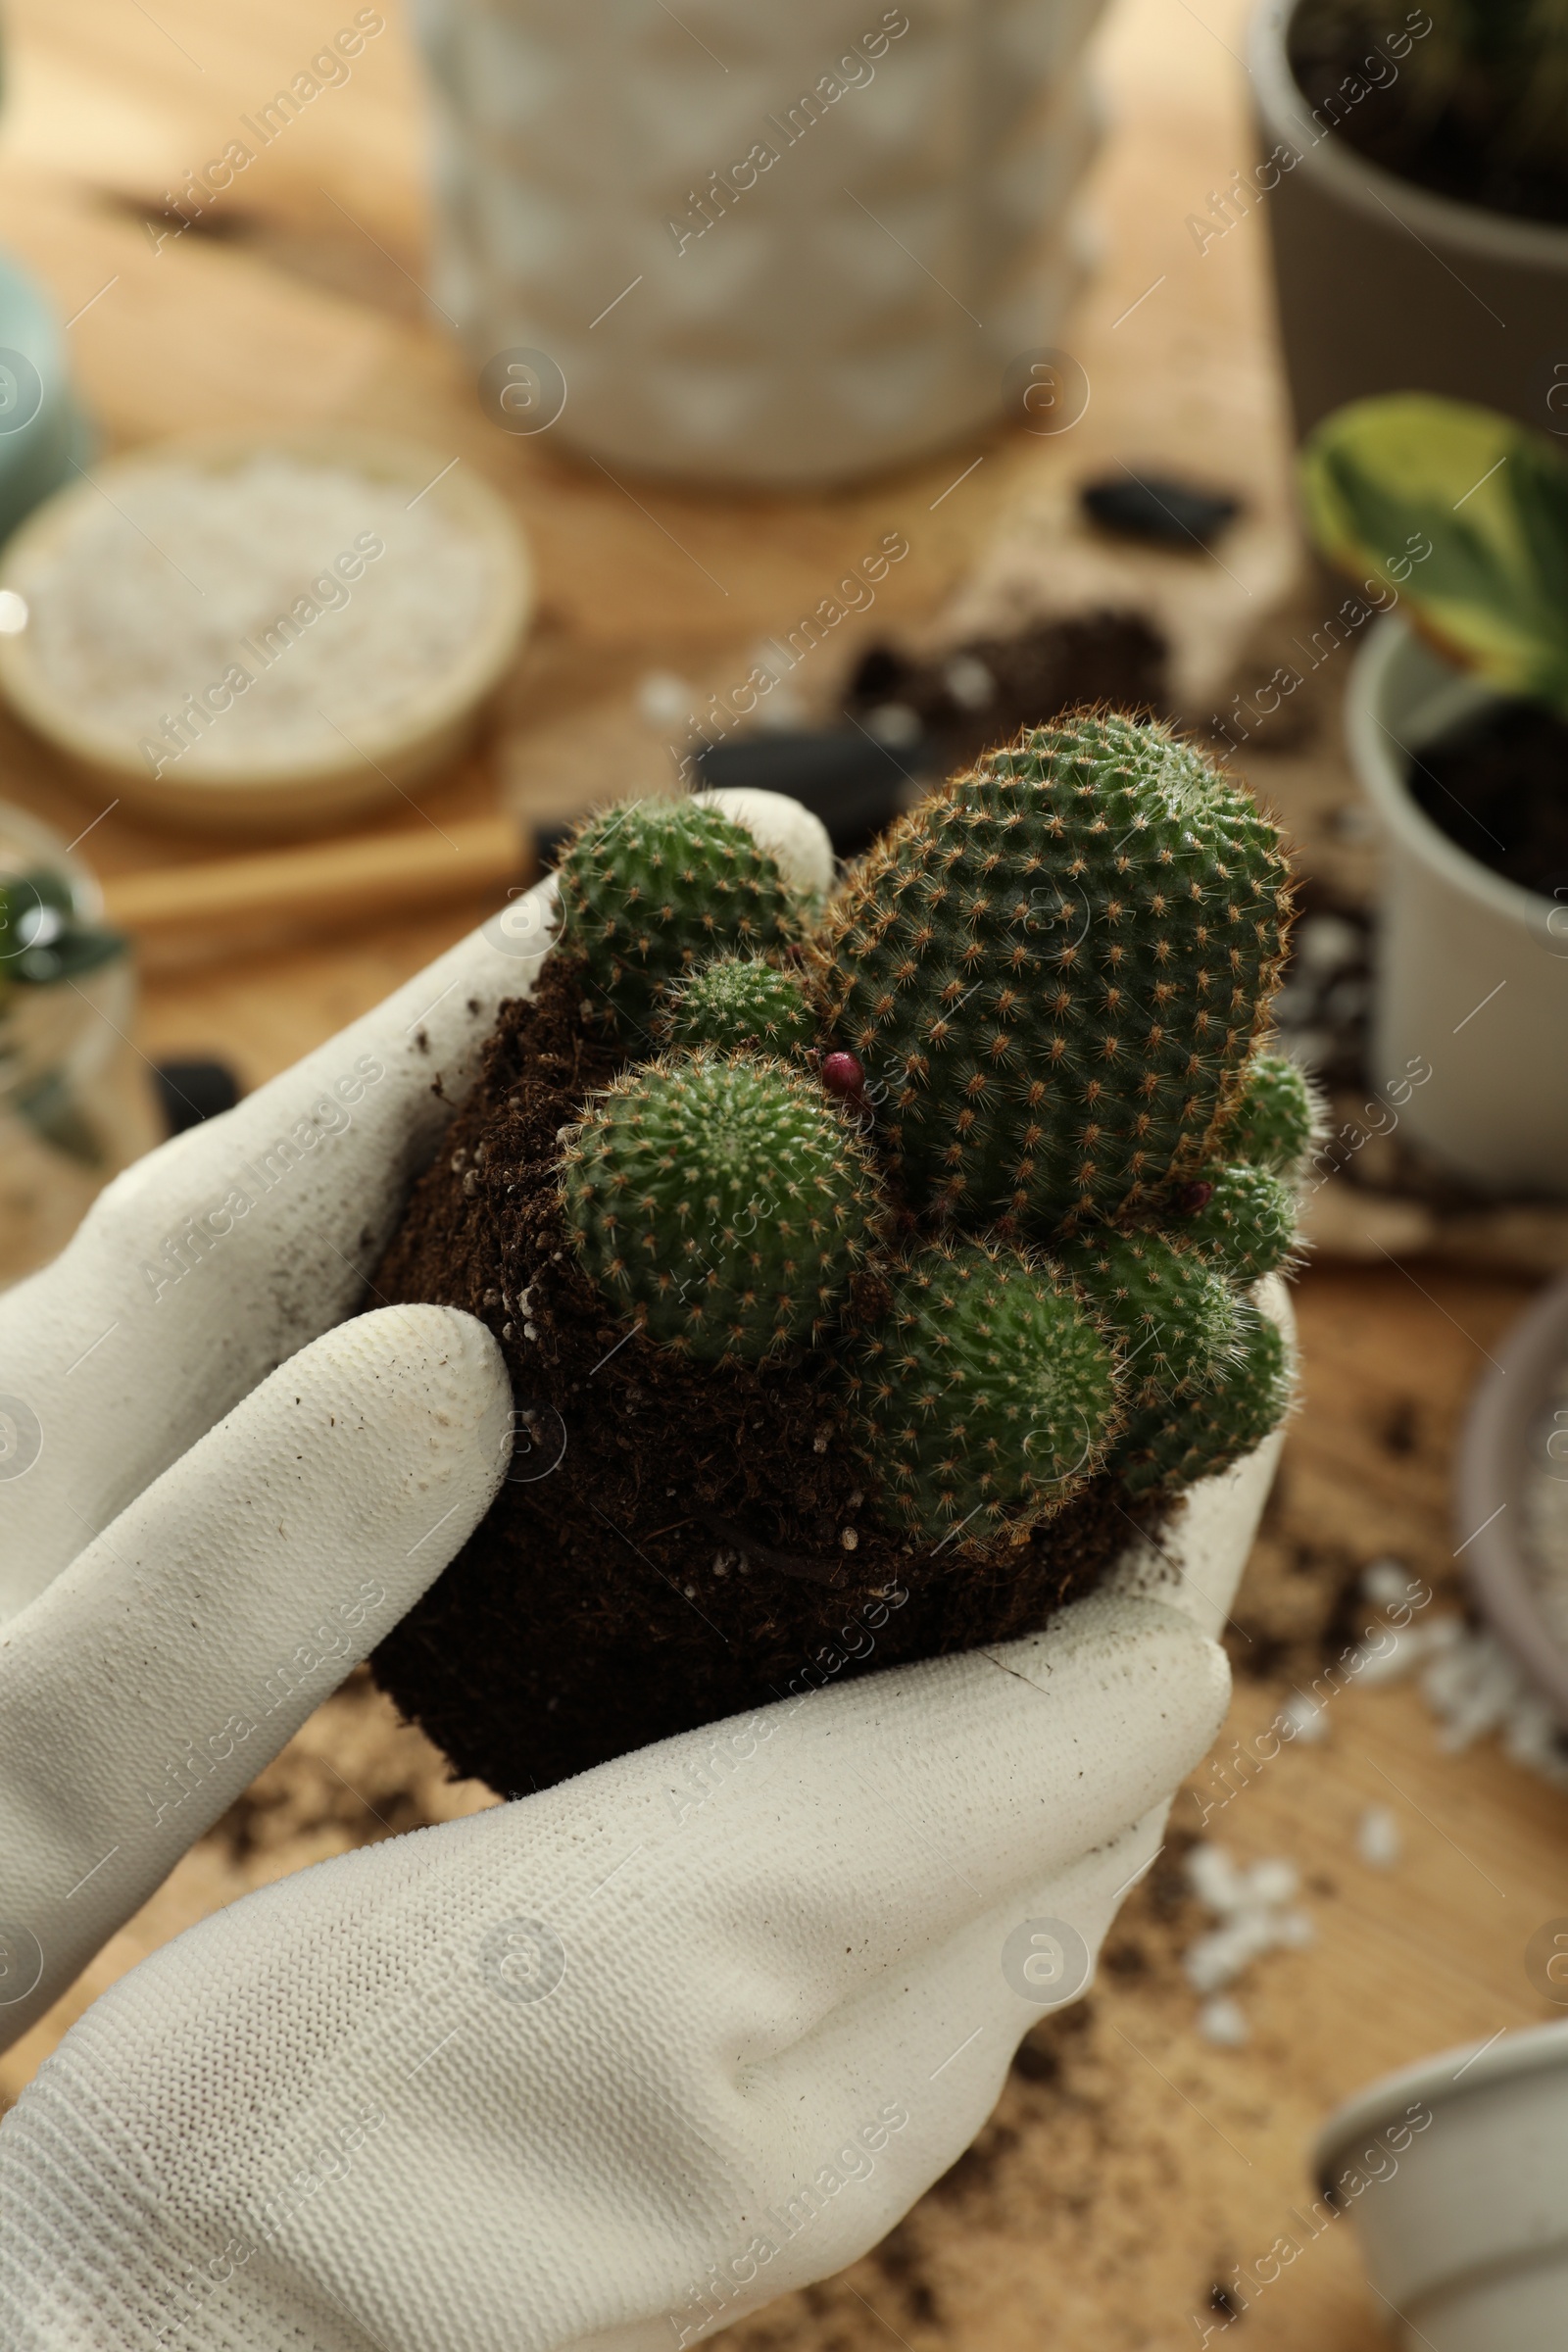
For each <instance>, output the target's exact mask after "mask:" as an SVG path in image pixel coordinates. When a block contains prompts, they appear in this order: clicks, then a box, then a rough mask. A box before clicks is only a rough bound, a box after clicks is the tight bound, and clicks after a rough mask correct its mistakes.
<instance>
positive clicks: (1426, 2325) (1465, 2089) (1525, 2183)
mask: <svg viewBox="0 0 1568 2352" xmlns="http://www.w3.org/2000/svg"><path fill="white" fill-rule="evenodd" d="M1483 2053H1484V2054H1483ZM1313 2168H1314V2171H1315V2173H1316V2175H1317V2180H1318V2185H1319V2188H1320V2189H1321V2190H1322V2191H1324V2192H1325V2193H1328V2192H1330V2191H1332V2192H1334V2195H1335V2198H1336V2200H1337V2202H1338V2204H1339V2206H1340V2207H1341V2209H1342V2210H1345V2211H1348V2212H1351V2213H1353V2214H1354V2216H1355V2224H1356V2229H1357V2233H1358V2235H1359V2237H1360V2240H1361V2245H1362V2250H1363V2253H1364V2255H1365V2258H1366V2265H1367V2271H1368V2274H1369V2276H1370V2278H1371V2280H1372V2284H1373V2287H1374V2288H1375V2290H1376V2292H1377V2293H1378V2294H1379V2295H1380V2296H1381V2297H1382V2299H1383V2304H1384V2308H1385V2315H1386V2316H1387V2318H1388V2322H1389V2326H1390V2327H1391V2328H1392V2329H1393V2330H1394V2334H1395V2339H1396V2341H1397V2342H1398V2343H1400V2344H1402V2345H1404V2346H1405V2347H1406V2348H1407V2352H1417V2347H1419V2346H1425V2347H1426V2352H1562V2346H1563V2344H1564V2342H1565V2341H1568V2024H1563V2025H1552V2026H1540V2027H1535V2028H1532V2029H1530V2030H1529V2031H1527V2032H1525V2033H1521V2034H1508V2035H1507V2036H1506V2037H1505V2038H1504V2039H1503V2040H1501V2041H1499V2042H1496V2043H1495V2044H1494V2045H1493V2046H1492V2047H1491V2048H1488V2047H1487V2045H1486V2044H1485V2043H1481V2044H1479V2045H1477V2046H1475V2047H1471V2048H1466V2049H1458V2050H1449V2051H1447V2052H1446V2054H1445V2055H1443V2056H1442V2057H1438V2058H1431V2059H1428V2060H1426V2061H1425V2062H1424V2063H1423V2064H1422V2065H1420V2066H1412V2067H1407V2068H1405V2069H1404V2071H1403V2072H1402V2073H1400V2074H1397V2075H1390V2076H1388V2077H1387V2078H1386V2079H1385V2080H1384V2081H1383V2082H1376V2083H1374V2084H1373V2085H1372V2086H1371V2088H1370V2089H1368V2090H1365V2091H1363V2092H1362V2093H1361V2094H1360V2096H1359V2097H1358V2098H1355V2099H1352V2100H1351V2101H1350V2102H1349V2104H1348V2106H1345V2107H1342V2108H1341V2109H1340V2111H1339V2113H1338V2114H1337V2115H1336V2116H1334V2117H1332V2118H1331V2120H1330V2121H1329V2123H1328V2124H1326V2125H1325V2127H1324V2129H1323V2131H1321V2132H1320V2133H1319V2135H1318V2140H1317V2145H1316V2148H1315V2149H1314V2151H1313Z"/></svg>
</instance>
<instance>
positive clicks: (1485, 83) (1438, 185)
mask: <svg viewBox="0 0 1568 2352" xmlns="http://www.w3.org/2000/svg"><path fill="white" fill-rule="evenodd" d="M1404 16H1405V12H1404V11H1403V9H1402V7H1401V8H1398V9H1395V8H1391V9H1390V10H1389V11H1388V19H1389V22H1388V27H1387V29H1388V30H1389V31H1391V32H1393V31H1403V30H1404V28H1405V26H1404ZM1376 31H1377V26H1376V25H1375V24H1374V22H1373V12H1371V11H1370V10H1369V11H1368V12H1367V13H1366V16H1365V18H1364V19H1363V21H1362V22H1361V23H1360V24H1359V25H1355V24H1348V23H1347V21H1346V13H1345V12H1344V11H1342V10H1340V9H1337V8H1331V9H1325V10H1319V9H1316V8H1314V7H1312V6H1310V5H1308V6H1306V7H1304V8H1301V9H1299V11H1298V13H1297V16H1296V20H1295V22H1294V24H1293V25H1292V27H1291V37H1290V62H1291V71H1292V73H1294V74H1295V76H1296V82H1297V86H1298V88H1299V90H1300V91H1301V94H1302V96H1303V97H1304V98H1305V100H1306V102H1307V105H1308V106H1309V107H1311V108H1312V109H1313V110H1314V112H1315V113H1316V115H1317V118H1318V120H1319V122H1324V123H1332V124H1333V125H1334V127H1335V135H1336V136H1337V137H1339V138H1342V139H1344V140H1345V141H1346V142H1347V144H1348V145H1349V146H1351V147H1353V148H1354V149H1355V151H1356V153H1357V154H1358V155H1364V156H1365V157H1366V158H1367V161H1368V162H1369V163H1374V164H1380V165H1381V166H1382V167H1383V169H1384V171H1386V172H1394V173H1395V174H1396V175H1397V177H1398V178H1400V179H1408V180H1411V181H1413V182H1414V183H1415V185H1416V186H1417V187H1422V188H1430V189H1431V190H1432V191H1433V193H1434V194H1435V195H1438V196H1449V197H1452V198H1454V199H1455V200H1456V201H1457V202H1459V203H1461V204H1474V205H1480V206H1481V207H1482V208H1483V210H1485V211H1487V212H1490V213H1505V214H1508V215H1510V216H1511V217H1512V218H1513V219H1515V220H1519V221H1568V123H1564V124H1563V125H1562V129H1561V137H1560V140H1559V142H1558V143H1557V149H1556V153H1555V154H1551V153H1549V152H1540V151H1538V152H1537V153H1536V154H1534V155H1524V154H1521V153H1520V152H1519V148H1518V141H1517V139H1516V138H1515V137H1513V136H1511V135H1510V130H1509V125H1508V121H1507V109H1508V104H1509V99H1508V94H1507V93H1506V92H1505V90H1504V88H1503V86H1502V84H1501V83H1500V81H1499V79H1498V77H1497V76H1496V75H1495V74H1494V73H1490V72H1489V71H1488V70H1487V61H1485V60H1481V61H1479V62H1478V66H1477V69H1476V70H1475V71H1472V72H1469V73H1465V74H1464V75H1462V76H1461V78H1460V80H1459V82H1458V86H1457V87H1456V89H1455V91H1454V93H1453V95H1452V97H1451V98H1450V99H1449V101H1448V103H1447V104H1446V106H1445V107H1444V108H1443V110H1442V112H1441V113H1440V114H1438V115H1436V116H1435V117H1433V118H1432V119H1430V120H1427V119H1423V117H1422V116H1421V115H1419V114H1418V113H1417V112H1416V111H1415V109H1414V108H1413V107H1412V104H1411V93H1412V89H1413V87H1414V86H1415V85H1414V82H1413V79H1412V76H1411V74H1410V73H1409V72H1408V70H1406V71H1404V72H1400V73H1398V74H1397V77H1395V78H1390V77H1389V75H1388V66H1389V62H1390V61H1389V59H1388V58H1387V57H1380V60H1379V62H1378V64H1377V75H1378V78H1377V79H1373V78H1372V77H1370V76H1369V75H1368V74H1367V73H1365V72H1364V71H1363V66H1364V64H1365V63H1366V61H1367V58H1368V43H1369V40H1371V39H1373V37H1374V36H1375V34H1376Z"/></svg>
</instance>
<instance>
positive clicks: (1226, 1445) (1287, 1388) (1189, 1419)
mask: <svg viewBox="0 0 1568 2352" xmlns="http://www.w3.org/2000/svg"><path fill="white" fill-rule="evenodd" d="M1238 1324H1239V1329H1238V1338H1237V1346H1236V1350H1235V1353H1234V1355H1233V1356H1232V1357H1231V1358H1230V1359H1229V1360H1228V1361H1227V1362H1226V1364H1225V1366H1224V1368H1223V1371H1222V1373H1221V1376H1220V1378H1219V1379H1218V1381H1217V1382H1215V1383H1214V1384H1213V1385H1212V1386H1210V1387H1208V1388H1205V1389H1202V1390H1201V1391H1200V1392H1199V1393H1198V1394H1197V1395H1195V1396H1191V1397H1175V1398H1172V1399H1170V1400H1168V1401H1156V1402H1154V1403H1152V1404H1147V1405H1143V1406H1140V1407H1139V1408H1138V1409H1137V1410H1136V1411H1135V1412H1133V1413H1132V1414H1131V1415H1130V1417H1129V1419H1128V1422H1127V1426H1126V1428H1125V1430H1124V1431H1123V1433H1122V1436H1121V1439H1120V1442H1119V1444H1118V1445H1117V1446H1116V1449H1115V1451H1114V1452H1113V1454H1112V1455H1111V1458H1110V1465H1109V1466H1110V1468H1111V1469H1112V1470H1113V1471H1115V1472H1116V1474H1117V1476H1118V1477H1119V1478H1120V1480H1121V1483H1122V1485H1123V1486H1124V1487H1125V1488H1126V1490H1127V1492H1128V1494H1129V1495H1134V1496H1139V1497H1141V1496H1144V1495H1161V1494H1164V1495H1173V1494H1175V1493H1177V1492H1178V1491H1179V1490H1180V1489H1181V1488H1183V1487H1190V1486H1192V1485H1193V1484H1194V1482H1195V1481H1196V1480H1198V1479H1200V1478H1207V1477H1209V1476H1211V1475H1212V1473H1214V1472H1215V1471H1218V1470H1228V1469H1229V1468H1230V1466H1231V1464H1232V1463H1233V1462H1239V1461H1240V1460H1241V1459H1242V1456H1243V1455H1244V1454H1248V1453H1250V1452H1251V1450H1252V1448H1253V1446H1260V1445H1261V1444H1262V1442H1263V1440H1264V1439H1265V1438H1266V1437H1267V1436H1268V1434H1269V1432H1270V1430H1273V1429H1277V1428H1278V1427H1279V1424H1280V1423H1281V1421H1283V1420H1284V1418H1285V1415H1286V1413H1287V1412H1288V1411H1289V1409H1290V1402H1291V1380H1292V1366H1291V1360H1290V1350H1289V1348H1287V1347H1286V1344H1285V1335H1284V1333H1283V1332H1282V1331H1281V1330H1280V1328H1279V1325H1278V1324H1277V1323H1275V1322H1273V1321H1272V1320H1271V1318H1270V1317H1269V1316H1267V1315H1265V1314H1262V1313H1260V1312H1259V1310H1258V1308H1257V1307H1256V1306H1255V1305H1254V1304H1253V1303H1252V1301H1251V1300H1250V1299H1244V1300H1242V1301H1241V1304H1240V1311H1239V1316H1238Z"/></svg>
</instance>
